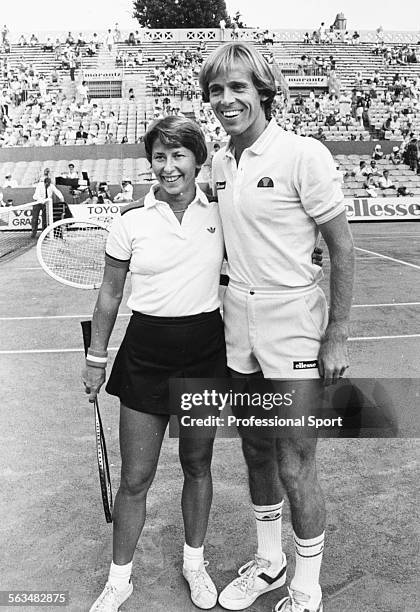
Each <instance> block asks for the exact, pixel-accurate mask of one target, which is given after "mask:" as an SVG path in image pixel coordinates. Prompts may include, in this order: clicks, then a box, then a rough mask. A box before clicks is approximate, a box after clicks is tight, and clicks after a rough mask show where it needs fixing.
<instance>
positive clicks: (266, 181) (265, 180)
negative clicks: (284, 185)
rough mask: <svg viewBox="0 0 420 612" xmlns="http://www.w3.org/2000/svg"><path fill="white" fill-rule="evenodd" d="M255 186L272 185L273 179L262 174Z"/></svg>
mask: <svg viewBox="0 0 420 612" xmlns="http://www.w3.org/2000/svg"><path fill="white" fill-rule="evenodd" d="M257 187H274V183H273V179H272V178H270V177H269V176H264V177H263V178H262V179H260V180H259V181H258V184H257Z"/></svg>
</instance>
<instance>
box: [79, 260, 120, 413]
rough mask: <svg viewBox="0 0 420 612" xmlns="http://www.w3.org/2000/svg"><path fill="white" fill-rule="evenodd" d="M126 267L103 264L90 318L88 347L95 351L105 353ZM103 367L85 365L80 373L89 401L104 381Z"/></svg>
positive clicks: (118, 304)
mask: <svg viewBox="0 0 420 612" xmlns="http://www.w3.org/2000/svg"><path fill="white" fill-rule="evenodd" d="M127 271H128V265H127V267H115V266H111V265H109V264H108V263H107V264H105V270H104V276H103V280H102V285H101V288H100V289H99V295H98V299H97V300H96V304H95V309H94V311H93V318H92V338H91V343H90V348H91V349H92V350H93V351H95V352H97V353H104V354H105V353H106V350H107V347H108V342H109V337H110V335H111V332H112V330H113V328H114V324H115V319H116V317H117V314H118V309H119V306H120V303H121V300H122V296H123V292H124V285H125V279H126V277H127ZM105 378H106V376H105V367H94V366H90V365H86V367H85V368H84V370H83V373H82V381H83V383H84V385H85V391H86V393H87V394H88V395H89V401H90V402H93V401H95V398H96V395H97V394H98V393H99V390H100V388H101V387H102V385H103V384H104V382H105Z"/></svg>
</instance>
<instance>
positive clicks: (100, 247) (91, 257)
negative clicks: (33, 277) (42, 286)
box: [36, 219, 108, 289]
mask: <svg viewBox="0 0 420 612" xmlns="http://www.w3.org/2000/svg"><path fill="white" fill-rule="evenodd" d="M107 237H108V228H107V227H106V225H104V224H102V223H97V222H96V221H81V220H77V219H61V220H60V221H56V222H55V223H52V224H51V225H49V226H48V227H47V228H46V229H45V230H44V231H43V232H42V233H41V235H40V237H39V239H38V242H37V247H36V252H37V257H38V261H39V263H40V265H41V267H42V268H43V270H44V271H45V272H46V273H47V274H48V275H49V276H51V277H52V278H53V279H54V280H56V281H58V282H59V283H62V284H64V285H69V286H70V287H76V288H78V289H97V288H98V287H100V286H101V283H102V277H103V271H104V267H105V246H106V240H107Z"/></svg>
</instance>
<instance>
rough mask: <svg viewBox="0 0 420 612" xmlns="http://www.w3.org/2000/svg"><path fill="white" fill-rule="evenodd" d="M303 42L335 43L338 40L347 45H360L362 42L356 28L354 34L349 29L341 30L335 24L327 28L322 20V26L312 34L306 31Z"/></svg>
mask: <svg viewBox="0 0 420 612" xmlns="http://www.w3.org/2000/svg"><path fill="white" fill-rule="evenodd" d="M303 42H304V43H305V44H307V45H318V44H333V43H336V42H344V43H346V44H347V45H358V44H359V42H360V34H359V32H358V31H357V30H354V32H353V34H350V32H349V31H348V30H340V29H337V28H335V27H334V26H330V27H329V28H326V27H325V23H324V22H322V23H321V25H320V27H319V28H318V29H317V30H313V32H312V33H311V34H309V32H305V35H304V37H303Z"/></svg>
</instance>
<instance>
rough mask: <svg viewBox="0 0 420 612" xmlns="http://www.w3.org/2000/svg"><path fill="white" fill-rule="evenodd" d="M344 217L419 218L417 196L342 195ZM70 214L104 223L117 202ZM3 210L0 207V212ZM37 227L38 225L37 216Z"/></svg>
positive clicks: (24, 222) (27, 225)
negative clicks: (350, 196) (377, 196)
mask: <svg viewBox="0 0 420 612" xmlns="http://www.w3.org/2000/svg"><path fill="white" fill-rule="evenodd" d="M344 204H345V207H346V214H347V218H348V220H349V221H350V222H353V221H417V220H420V198H416V197H413V198H411V197H408V198H354V199H353V198H352V199H351V198H346V199H345V200H344ZM69 208H70V211H71V214H72V215H73V217H74V218H75V219H80V220H81V221H95V222H100V223H105V224H108V223H110V222H111V221H112V220H113V219H114V217H116V216H117V215H119V214H120V206H119V205H118V204H70V205H69ZM3 212H4V209H3V210H2V213H3ZM31 221H32V207H31V206H30V207H29V208H26V209H23V210H22V209H21V210H11V211H10V212H9V215H8V216H6V217H4V214H2V216H1V218H0V231H1V230H13V231H17V230H30V229H31ZM38 226H39V227H41V219H39V222H38Z"/></svg>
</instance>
